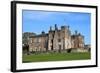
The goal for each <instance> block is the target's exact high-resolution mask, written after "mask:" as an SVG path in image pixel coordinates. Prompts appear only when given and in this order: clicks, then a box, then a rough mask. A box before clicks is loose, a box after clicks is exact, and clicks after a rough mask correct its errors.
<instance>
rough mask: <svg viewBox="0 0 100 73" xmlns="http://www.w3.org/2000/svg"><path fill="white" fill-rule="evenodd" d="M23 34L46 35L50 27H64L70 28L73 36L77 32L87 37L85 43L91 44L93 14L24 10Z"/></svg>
mask: <svg viewBox="0 0 100 73" xmlns="http://www.w3.org/2000/svg"><path fill="white" fill-rule="evenodd" d="M22 15H23V16H22V17H23V32H34V33H36V34H40V33H41V32H42V31H45V32H46V33H47V32H48V31H49V29H50V26H52V28H54V25H55V24H57V26H58V28H59V29H60V27H61V26H62V25H66V26H68V25H69V26H70V30H71V32H72V34H73V33H74V31H75V30H77V31H78V32H79V33H81V34H82V35H84V36H85V43H86V44H90V43H91V41H90V40H91V39H90V35H91V34H90V33H91V31H90V30H91V28H90V27H91V26H90V25H91V14H90V13H82V12H81V13H80V12H54V11H52V12H51V11H34V10H23V14H22Z"/></svg>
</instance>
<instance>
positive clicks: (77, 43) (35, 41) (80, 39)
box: [29, 24, 84, 52]
mask: <svg viewBox="0 0 100 73" xmlns="http://www.w3.org/2000/svg"><path fill="white" fill-rule="evenodd" d="M70 48H73V49H77V48H79V49H84V36H83V35H81V34H80V33H78V32H77V31H75V33H74V34H73V35H71V31H70V29H69V26H61V29H58V27H57V25H56V24H55V29H52V27H50V30H49V31H48V33H45V32H44V31H42V33H41V34H40V35H35V36H31V37H30V38H29V51H30V52H36V51H61V50H67V49H70Z"/></svg>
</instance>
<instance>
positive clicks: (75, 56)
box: [23, 52, 91, 63]
mask: <svg viewBox="0 0 100 73" xmlns="http://www.w3.org/2000/svg"><path fill="white" fill-rule="evenodd" d="M90 58H91V54H90V53H89V52H85V53H48V54H47V53H41V54H36V55H35V54H31V55H23V63H28V62H44V61H64V60H65V61H67V60H85V59H90Z"/></svg>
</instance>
